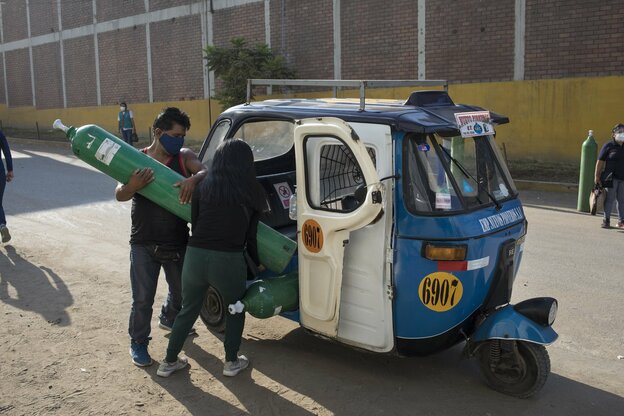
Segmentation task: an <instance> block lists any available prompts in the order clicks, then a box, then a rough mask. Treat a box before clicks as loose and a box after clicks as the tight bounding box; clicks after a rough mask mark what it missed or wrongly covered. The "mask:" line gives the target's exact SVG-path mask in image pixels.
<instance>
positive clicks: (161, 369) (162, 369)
mask: <svg viewBox="0 0 624 416" xmlns="http://www.w3.org/2000/svg"><path fill="white" fill-rule="evenodd" d="M187 365H188V358H186V357H178V360H177V361H175V362H173V363H168V362H167V361H163V362H162V363H161V364H160V366H158V371H156V374H158V375H159V376H161V377H169V376H170V375H171V374H173V373H174V372H176V371H178V370H182V369H183V368H184V367H186V366H187Z"/></svg>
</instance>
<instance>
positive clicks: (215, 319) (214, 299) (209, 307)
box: [199, 286, 227, 334]
mask: <svg viewBox="0 0 624 416" xmlns="http://www.w3.org/2000/svg"><path fill="white" fill-rule="evenodd" d="M226 311H227V306H226V305H224V304H223V298H222V297H221V294H220V293H219V292H218V291H217V290H216V289H215V288H213V287H212V286H210V287H209V288H208V290H207V291H206V298H205V299H204V304H203V305H202V308H201V310H200V311H199V316H200V317H201V320H202V321H203V322H204V324H205V325H206V328H208V329H209V330H211V331H213V332H217V333H219V334H222V333H223V332H224V331H225V314H226Z"/></svg>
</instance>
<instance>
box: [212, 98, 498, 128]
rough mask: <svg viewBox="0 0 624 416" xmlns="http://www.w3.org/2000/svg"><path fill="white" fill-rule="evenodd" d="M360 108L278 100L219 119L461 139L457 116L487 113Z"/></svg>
mask: <svg viewBox="0 0 624 416" xmlns="http://www.w3.org/2000/svg"><path fill="white" fill-rule="evenodd" d="M358 104H359V101H358V100H353V99H276V100H267V101H259V102H252V103H250V104H242V105H239V106H236V107H233V108H231V109H229V110H227V111H226V112H225V113H223V114H222V115H221V116H220V117H219V118H220V119H221V118H232V119H233V121H234V123H235V124H237V123H238V122H239V121H242V120H243V119H246V118H249V117H253V118H269V119H275V118H279V119H290V120H295V119H302V118H310V117H338V118H341V119H343V120H345V121H347V122H360V123H377V124H388V125H391V126H393V127H394V128H396V129H397V130H400V131H406V132H416V133H438V134H440V135H442V136H457V135H459V130H458V129H457V124H456V122H455V113H464V112H469V111H483V110H484V109H483V108H481V107H476V106H471V105H465V104H455V105H440V106H435V105H434V106H431V105H429V106H426V107H417V106H414V105H405V104H403V103H402V102H400V101H385V100H384V101H375V100H370V101H367V103H366V109H365V110H364V111H360V110H359V105H358ZM490 115H491V118H492V122H493V123H494V124H506V123H509V118H508V117H506V116H503V115H500V114H496V113H494V112H490Z"/></svg>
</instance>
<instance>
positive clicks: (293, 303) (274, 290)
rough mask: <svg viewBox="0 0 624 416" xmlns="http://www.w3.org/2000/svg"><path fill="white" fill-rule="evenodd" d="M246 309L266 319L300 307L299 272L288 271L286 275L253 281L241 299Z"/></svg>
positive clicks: (257, 316)
mask: <svg viewBox="0 0 624 416" xmlns="http://www.w3.org/2000/svg"><path fill="white" fill-rule="evenodd" d="M241 302H242V303H243V305H245V311H246V312H248V313H249V314H250V315H252V316H254V317H256V318H259V319H266V318H270V317H272V316H275V315H277V314H279V313H282V312H287V311H294V310H297V309H298V308H299V274H298V273H297V272H292V273H288V274H286V275H284V276H279V277H274V278H271V279H266V280H258V281H257V282H254V283H252V284H251V285H250V286H249V287H248V288H247V292H246V293H245V297H244V298H243V299H241Z"/></svg>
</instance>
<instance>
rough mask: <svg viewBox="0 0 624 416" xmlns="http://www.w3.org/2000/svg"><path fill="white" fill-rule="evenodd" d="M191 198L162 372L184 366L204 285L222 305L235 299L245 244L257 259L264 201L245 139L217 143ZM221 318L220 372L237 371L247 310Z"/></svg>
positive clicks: (241, 365) (240, 292) (242, 277)
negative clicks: (177, 306) (176, 308)
mask: <svg viewBox="0 0 624 416" xmlns="http://www.w3.org/2000/svg"><path fill="white" fill-rule="evenodd" d="M192 203H193V205H192V217H191V227H192V232H193V233H192V234H193V235H192V236H191V238H190V239H189V243H188V248H187V250H186V255H185V257H184V267H183V270H182V310H181V311H180V313H179V314H178V316H177V317H176V320H175V322H174V324H173V329H172V332H171V337H170V338H169V346H168V347H167V356H166V357H165V360H164V361H163V363H162V364H161V365H160V367H159V368H158V372H157V374H158V375H159V376H162V377H168V376H170V375H171V374H172V373H173V372H174V371H177V370H180V369H182V368H184V367H186V365H187V363H188V360H187V358H186V357H179V356H178V355H179V353H180V351H181V350H182V346H183V345H184V340H185V339H186V337H187V335H188V332H189V330H190V329H191V328H192V327H193V324H194V323H195V321H196V320H197V317H198V316H199V312H200V310H201V307H202V304H203V302H204V297H205V294H206V291H207V290H208V287H209V286H212V287H214V288H215V289H216V290H217V291H218V292H219V293H220V294H221V297H222V298H223V303H224V304H225V305H229V304H232V303H235V302H236V301H237V300H239V299H241V298H242V297H243V296H244V294H245V290H246V279H247V264H246V262H245V258H244V256H243V250H244V249H245V247H246V249H247V252H248V253H249V255H250V256H251V258H252V259H253V260H254V261H255V263H256V264H257V265H259V264H260V262H259V260H258V253H257V244H256V233H257V228H258V217H259V214H260V212H261V211H262V210H263V208H264V207H265V204H266V203H265V196H264V191H263V190H262V187H261V185H260V184H259V183H258V181H257V180H256V174H255V169H254V163H253V153H252V150H251V148H250V147H249V145H248V144H247V143H245V142H244V141H242V140H240V139H229V140H226V141H224V142H223V143H222V144H221V145H220V146H219V147H218V148H217V150H216V152H215V155H214V159H213V162H212V167H211V169H210V173H209V175H208V176H207V177H206V179H204V181H203V182H202V183H201V185H200V186H199V187H198V189H197V190H196V191H195V193H194V196H193V202H192ZM225 319H226V320H225V340H224V346H225V365H224V367H223V374H224V375H226V376H235V375H236V374H238V373H239V372H240V371H241V370H244V369H245V368H247V366H248V365H249V360H248V359H247V358H246V357H245V356H244V355H241V356H238V349H239V347H240V343H241V336H242V333H243V327H244V325H245V314H244V313H240V314H235V315H231V314H226V318H225Z"/></svg>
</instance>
